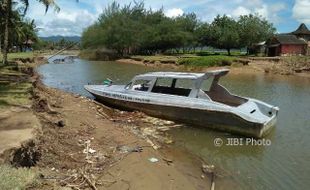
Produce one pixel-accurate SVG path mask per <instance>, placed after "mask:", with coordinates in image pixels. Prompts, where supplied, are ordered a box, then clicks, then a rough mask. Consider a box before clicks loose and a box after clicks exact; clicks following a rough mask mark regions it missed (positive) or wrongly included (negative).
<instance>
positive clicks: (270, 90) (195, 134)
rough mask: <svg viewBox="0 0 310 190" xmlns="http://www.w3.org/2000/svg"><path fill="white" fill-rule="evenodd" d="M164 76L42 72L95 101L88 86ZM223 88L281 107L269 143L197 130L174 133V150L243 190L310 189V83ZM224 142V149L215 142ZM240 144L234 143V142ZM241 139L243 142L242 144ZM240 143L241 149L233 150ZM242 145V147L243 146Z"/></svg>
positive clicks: (95, 66) (108, 66) (76, 67)
mask: <svg viewBox="0 0 310 190" xmlns="http://www.w3.org/2000/svg"><path fill="white" fill-rule="evenodd" d="M156 70H163V69H158V68H152V67H146V66H142V65H131V64H122V63H117V62H100V61H87V60H82V59H75V61H74V63H68V64H53V63H50V64H45V65H42V66H40V67H39V68H38V71H39V73H40V74H41V75H42V76H43V82H44V83H45V84H46V85H48V86H51V87H55V88H58V89H62V90H65V91H69V92H74V93H79V94H82V95H85V96H90V95H89V94H88V93H87V92H86V91H85V90H84V89H83V85H85V84H87V83H102V81H103V80H105V79H106V78H110V79H112V80H113V81H114V83H116V84H122V83H127V82H128V81H129V80H130V79H131V78H132V77H133V76H134V75H136V74H139V73H144V72H147V71H156ZM221 84H223V85H224V86H225V87H227V88H228V89H229V90H230V91H231V92H233V93H235V94H238V95H242V96H247V97H252V98H257V99H260V100H262V101H265V102H267V103H270V104H273V105H277V106H279V107H280V112H279V117H278V123H277V125H276V127H275V128H274V130H272V132H271V133H270V134H269V135H268V136H267V137H265V138H264V140H265V142H262V141H260V142H259V141H255V140H253V139H249V138H242V137H238V136H234V135H231V134H226V133H221V132H216V131H212V130H208V129H203V128H197V127H193V126H184V127H181V128H179V129H174V130H172V131H170V133H171V135H172V136H173V138H174V139H175V145H174V147H180V148H186V149H187V150H188V151H190V152H192V153H193V154H196V155H198V156H200V157H202V158H203V159H205V160H206V161H207V162H208V163H211V164H214V165H215V166H216V168H218V169H219V171H220V174H221V175H220V176H222V178H229V179H231V180H233V181H236V182H237V183H238V184H239V185H240V187H239V188H240V189H255V190H258V189H264V190H265V189H284V190H286V189H287V190H291V189H308V188H309V187H310V180H309V179H310V119H309V118H310V88H309V86H310V78H302V77H296V76H280V75H269V74H263V73H257V74H255V73H252V74H238V75H237V74H228V75H227V76H226V77H224V78H223V79H222V80H221ZM219 138H220V139H221V140H222V142H223V144H222V146H215V145H214V141H217V140H218V139H219ZM233 138H234V139H233ZM240 138H241V139H240ZM233 140H234V142H235V144H233V145H227V143H229V142H232V141H233ZM241 143H242V144H241Z"/></svg>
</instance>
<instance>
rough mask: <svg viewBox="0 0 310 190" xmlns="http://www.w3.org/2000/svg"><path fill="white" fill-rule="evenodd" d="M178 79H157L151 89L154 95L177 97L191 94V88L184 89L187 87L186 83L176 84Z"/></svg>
mask: <svg viewBox="0 0 310 190" xmlns="http://www.w3.org/2000/svg"><path fill="white" fill-rule="evenodd" d="M178 80H180V79H173V78H158V79H157V80H156V82H155V85H154V87H153V89H152V92H154V93H161V94H171V95H177V96H188V95H189V93H190V92H191V88H186V87H185V86H186V85H189V84H188V82H184V83H182V81H180V82H178Z"/></svg>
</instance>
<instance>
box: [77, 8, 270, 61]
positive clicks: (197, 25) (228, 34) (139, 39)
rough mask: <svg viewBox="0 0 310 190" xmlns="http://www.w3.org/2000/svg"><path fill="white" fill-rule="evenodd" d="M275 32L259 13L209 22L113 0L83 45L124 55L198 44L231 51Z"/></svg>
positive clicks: (182, 50) (181, 49) (87, 32)
mask: <svg viewBox="0 0 310 190" xmlns="http://www.w3.org/2000/svg"><path fill="white" fill-rule="evenodd" d="M253 30H254V32H253ZM249 32H251V34H249ZM274 32H275V28H274V27H273V25H272V24H271V23H269V22H267V21H266V20H265V19H263V18H262V17H260V16H258V15H246V16H241V17H240V18H239V19H238V20H234V19H232V18H230V17H228V16H226V15H223V16H220V15H218V16H217V17H216V18H215V19H214V21H213V22H212V23H210V24H209V23H205V22H202V21H200V20H199V19H197V17H196V14H195V13H188V14H183V15H181V16H178V17H173V18H169V17H167V16H165V14H164V12H163V9H160V10H156V11H154V10H151V9H146V8H145V7H144V4H143V3H137V2H134V3H132V4H129V5H125V6H123V7H121V6H120V5H119V4H118V3H116V2H114V3H112V4H110V5H109V6H108V7H107V8H106V9H105V10H104V11H103V13H102V14H101V15H100V16H99V19H98V21H97V22H96V23H95V24H93V25H91V26H90V27H89V28H87V29H86V30H85V31H84V33H83V35H82V48H83V49H102V48H105V49H109V50H113V51H115V52H116V53H117V54H118V55H119V56H127V55H154V54H159V53H176V54H180V53H190V52H194V53H195V52H196V49H197V48H199V47H206V46H212V47H215V48H219V49H225V50H227V52H228V54H229V55H230V51H231V49H232V48H236V49H240V48H242V47H247V48H249V47H250V46H251V45H253V44H254V43H258V42H261V41H264V40H266V39H268V38H269V37H270V36H271V35H273V33H274Z"/></svg>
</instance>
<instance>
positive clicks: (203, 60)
mask: <svg viewBox="0 0 310 190" xmlns="http://www.w3.org/2000/svg"><path fill="white" fill-rule="evenodd" d="M235 59H236V57H232V56H226V55H208V56H199V57H192V58H181V59H179V60H178V64H180V65H185V66H197V67H213V66H225V65H231V64H232V62H233V61H234V60H235Z"/></svg>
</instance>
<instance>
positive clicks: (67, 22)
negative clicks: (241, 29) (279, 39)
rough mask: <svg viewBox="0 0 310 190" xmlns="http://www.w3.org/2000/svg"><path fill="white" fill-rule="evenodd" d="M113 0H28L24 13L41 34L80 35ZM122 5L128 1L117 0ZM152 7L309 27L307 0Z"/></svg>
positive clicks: (149, 3)
mask: <svg viewBox="0 0 310 190" xmlns="http://www.w3.org/2000/svg"><path fill="white" fill-rule="evenodd" d="M112 1H113V0H80V1H79V3H76V1H75V0H56V2H57V4H58V5H59V6H60V8H61V11H60V12H59V13H56V12H54V11H53V9H50V10H49V11H48V13H47V14H45V11H44V10H45V9H44V7H43V6H42V5H40V4H39V3H37V2H36V1H35V0H30V8H29V11H28V13H27V16H28V17H30V18H34V19H35V20H36V24H37V26H38V27H39V28H40V31H39V35H40V36H51V35H64V36H71V35H81V33H82V31H83V30H84V29H85V28H86V27H87V26H89V25H91V24H92V23H94V22H95V21H96V19H97V18H98V16H99V15H100V13H101V12H102V10H103V9H104V8H105V7H106V6H107V5H108V4H110V3H111V2H112ZM116 1H117V2H118V3H120V4H121V5H124V4H129V3H130V2H131V0H116ZM144 3H145V6H146V7H147V8H149V7H151V8H152V9H154V10H156V9H160V8H161V7H164V11H165V14H166V15H167V16H169V17H173V16H177V15H180V14H183V13H189V12H195V13H196V14H197V16H198V18H199V19H200V20H202V21H206V22H211V21H212V20H213V18H214V17H215V16H216V15H217V14H220V15H222V14H226V15H229V16H231V17H233V18H238V17H239V16H240V15H244V14H249V13H257V14H259V15H261V16H262V17H265V18H266V19H267V20H269V21H270V22H272V23H274V25H275V27H276V28H277V31H278V32H280V33H281V32H291V31H293V30H295V29H296V28H297V27H298V26H299V24H300V23H302V22H303V23H305V24H306V25H307V26H308V27H309V28H310V0H191V1H188V0H145V1H144Z"/></svg>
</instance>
